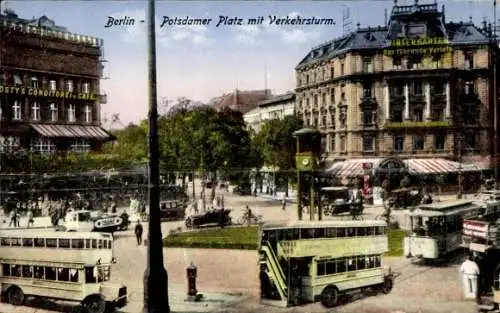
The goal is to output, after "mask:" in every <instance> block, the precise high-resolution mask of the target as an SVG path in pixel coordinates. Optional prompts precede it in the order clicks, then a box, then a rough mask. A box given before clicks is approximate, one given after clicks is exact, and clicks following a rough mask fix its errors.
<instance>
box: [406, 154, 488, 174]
mask: <svg viewBox="0 0 500 313" xmlns="http://www.w3.org/2000/svg"><path fill="white" fill-rule="evenodd" d="M404 162H405V164H406V165H407V167H408V170H409V172H410V173H412V174H446V173H458V172H459V171H462V172H474V171H481V170H484V168H482V166H481V165H479V164H463V163H462V164H460V163H459V162H455V161H450V160H446V159H441V158H436V159H407V160H404Z"/></svg>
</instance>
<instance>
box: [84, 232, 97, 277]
mask: <svg viewBox="0 0 500 313" xmlns="http://www.w3.org/2000/svg"><path fill="white" fill-rule="evenodd" d="M94 240H95V239H94ZM85 282H86V283H95V282H97V269H96V268H95V267H93V266H89V267H85Z"/></svg>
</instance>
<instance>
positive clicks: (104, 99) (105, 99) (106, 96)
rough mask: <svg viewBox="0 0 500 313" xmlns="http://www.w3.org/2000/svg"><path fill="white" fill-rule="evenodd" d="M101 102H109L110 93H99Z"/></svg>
mask: <svg viewBox="0 0 500 313" xmlns="http://www.w3.org/2000/svg"><path fill="white" fill-rule="evenodd" d="M99 103H100V104H107V103H108V95H107V94H105V93H104V94H100V95H99Z"/></svg>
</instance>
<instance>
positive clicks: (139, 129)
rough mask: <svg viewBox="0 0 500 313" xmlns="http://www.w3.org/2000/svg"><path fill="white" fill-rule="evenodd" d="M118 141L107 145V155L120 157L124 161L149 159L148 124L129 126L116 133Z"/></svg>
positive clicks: (105, 148)
mask: <svg viewBox="0 0 500 313" xmlns="http://www.w3.org/2000/svg"><path fill="white" fill-rule="evenodd" d="M114 135H115V136H116V141H114V142H110V143H108V144H106V145H105V147H104V149H103V151H104V152H105V153H109V154H113V155H119V156H120V157H121V158H122V159H124V160H129V161H132V162H133V161H145V160H147V157H148V141H147V123H146V121H142V122H141V124H140V125H135V124H129V125H128V126H127V127H126V128H124V129H122V130H118V131H115V133H114Z"/></svg>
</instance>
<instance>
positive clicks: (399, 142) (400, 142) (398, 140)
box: [392, 135, 405, 151]
mask: <svg viewBox="0 0 500 313" xmlns="http://www.w3.org/2000/svg"><path fill="white" fill-rule="evenodd" d="M404 143H405V137H404V136H399V135H398V136H394V139H393V144H392V149H393V150H394V151H403V150H404Z"/></svg>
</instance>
